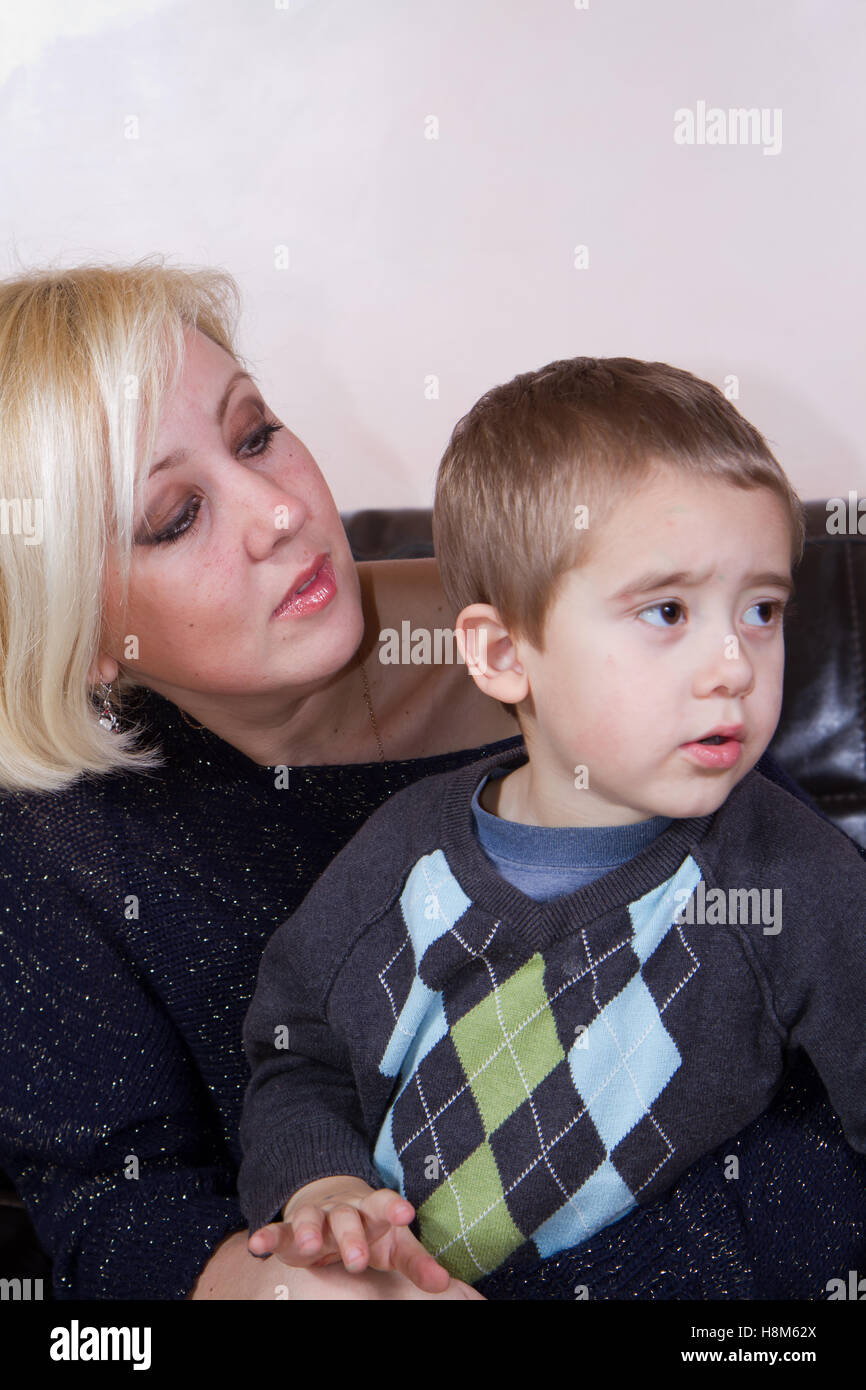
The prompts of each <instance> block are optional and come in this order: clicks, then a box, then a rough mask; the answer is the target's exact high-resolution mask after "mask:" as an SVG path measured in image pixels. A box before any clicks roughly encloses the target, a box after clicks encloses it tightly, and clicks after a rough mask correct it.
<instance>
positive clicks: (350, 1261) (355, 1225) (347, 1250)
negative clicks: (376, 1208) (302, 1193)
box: [328, 1203, 370, 1274]
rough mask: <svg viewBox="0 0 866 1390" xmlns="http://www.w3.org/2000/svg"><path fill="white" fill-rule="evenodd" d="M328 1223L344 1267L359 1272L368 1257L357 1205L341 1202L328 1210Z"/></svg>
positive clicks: (364, 1267)
mask: <svg viewBox="0 0 866 1390" xmlns="http://www.w3.org/2000/svg"><path fill="white" fill-rule="evenodd" d="M328 1223H329V1225H330V1227H331V1237H332V1239H333V1240H335V1241H336V1243H337V1249H338V1250H339V1252H340V1256H341V1258H342V1261H343V1264H344V1265H345V1266H346V1269H348V1270H351V1272H352V1273H353V1274H359V1273H360V1272H361V1270H363V1269H366V1268H367V1262H368V1260H369V1257H370V1252H369V1249H368V1246H367V1239H366V1236H365V1235H364V1223H363V1221H362V1220H361V1213H360V1212H359V1211H358V1209H357V1207H352V1206H349V1205H348V1204H344V1203H341V1204H340V1205H339V1206H336V1207H332V1208H331V1210H330V1211H329V1212H328Z"/></svg>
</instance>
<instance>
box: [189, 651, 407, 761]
mask: <svg viewBox="0 0 866 1390" xmlns="http://www.w3.org/2000/svg"><path fill="white" fill-rule="evenodd" d="M361 680H362V681H363V683H364V699H365V700H366V702H367V709H368V710H369V712H370V723H371V724H372V725H373V733H374V734H375V735H376V744H377V746H378V749H379V762H380V763H383V762H384V761H385V749H384V748H383V746H382V736H381V734H380V733H379V725H378V724H377V723H376V716H375V714H374V712H373V701H372V699H371V698H370V686H369V684H368V682H367V671H366V668H365V666H364V663H363V661H362V662H361ZM178 708H180V706H178ZM180 717H181V719H182V720H183V721H184V723H185V724H188V725H189V727H190V728H191V729H203V728H204V727H205V726H204V724H199V723H198V722H197V721H196V720H194V719H190V718H189V716H188V715H187V713H186V711H185V710H181V711H180Z"/></svg>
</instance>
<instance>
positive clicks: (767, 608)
mask: <svg viewBox="0 0 866 1390" xmlns="http://www.w3.org/2000/svg"><path fill="white" fill-rule="evenodd" d="M757 609H761V610H762V611H763V612H764V613H765V614H766V621H765V622H759V623H755V624H751V623H750V624H749V626H750V627H752V626H754V627H769V626H770V624H771V623H772V622H773V620H774V619H775V618H780V617H781V616H782V614H783V613H784V611H785V605H784V603H782V602H781V601H780V600H779V599H769V598H767V599H762V600H761V602H760V603H753V604H752V606H751V608H750V609H749V610H748V612H749V613H754V612H755V611H756V610H757ZM746 616H748V614H747V615H746Z"/></svg>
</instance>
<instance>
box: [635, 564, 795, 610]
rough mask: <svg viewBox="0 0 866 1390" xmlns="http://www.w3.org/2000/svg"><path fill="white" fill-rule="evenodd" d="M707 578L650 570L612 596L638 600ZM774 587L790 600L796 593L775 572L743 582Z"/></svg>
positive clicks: (790, 583)
mask: <svg viewBox="0 0 866 1390" xmlns="http://www.w3.org/2000/svg"><path fill="white" fill-rule="evenodd" d="M706 578H707V573H706V572H704V573H703V574H695V573H694V572H693V571H692V570H673V571H671V572H668V571H665V570H648V571H647V572H646V574H641V575H639V576H638V577H637V578H636V579H633V580H630V581H629V583H628V584H626V585H625V586H624V587H623V588H622V589H618V590H617V592H616V593H615V594H613V595H612V599H613V602H614V603H618V602H619V601H620V600H621V599H629V598H637V597H638V596H639V595H640V594H646V593H650V592H652V590H654V589H669V588H675V587H677V586H683V587H687V588H688V587H692V588H693V587H694V586H695V585H697V584H702V583H703V582H704V580H705V579H706ZM767 584H769V585H774V586H777V587H778V588H780V589H784V590H785V592H786V594H787V595H788V597H789V598H790V597H791V595H792V594H793V592H794V584H793V581H792V579H791V578H790V576H789V575H786V574H776V572H775V571H774V570H761V571H760V572H759V573H755V574H747V575H746V578H745V580H744V581H743V587H744V588H746V589H755V588H761V587H763V586H764V585H767Z"/></svg>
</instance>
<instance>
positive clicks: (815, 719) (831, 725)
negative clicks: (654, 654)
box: [0, 501, 866, 1294]
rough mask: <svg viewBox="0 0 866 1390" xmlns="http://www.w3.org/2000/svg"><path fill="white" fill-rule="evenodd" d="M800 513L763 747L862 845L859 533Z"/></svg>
mask: <svg viewBox="0 0 866 1390" xmlns="http://www.w3.org/2000/svg"><path fill="white" fill-rule="evenodd" d="M806 511H807V539H806V551H805V555H804V557H803V560H802V562H801V564H800V567H799V569H798V570H797V573H796V575H795V583H796V597H795V605H794V610H793V612H792V614H791V616H790V618H789V619H788V621H787V623H786V652H787V656H786V670H785V691H784V703H783V708H782V716H781V719H780V721H779V727H778V729H777V731H776V735H775V737H774V739H773V741H772V743H771V745H770V751H771V752H772V753H773V754H774V756H775V757H776V758H777V760H778V761H779V762H780V763H781V764H782V766H783V767H784V769H785V770H786V771H787V772H788V773H789V774H790V775H791V776H792V777H793V778H795V780H796V781H798V782H799V783H800V785H801V786H802V787H804V788H805V789H806V791H808V792H809V794H810V795H811V796H812V797H813V799H814V800H815V801H816V802H817V804H818V806H819V807H820V808H821V810H822V812H823V813H824V814H825V815H826V816H827V817H828V818H829V819H830V820H832V821H834V822H835V824H836V825H838V826H839V827H840V828H841V829H842V830H844V831H845V833H846V834H847V835H850V836H851V838H852V839H853V840H855V841H856V842H857V843H858V844H859V845H860V846H861V847H862V848H864V849H866V662H864V646H866V536H861V535H858V534H854V535H836V534H830V533H828V530H827V517H828V511H827V506H826V504H825V502H824V501H813V502H809V503H808V504H807V508H806ZM343 522H344V525H345V527H346V532H347V535H348V537H349V541H350V544H351V546H352V551H353V553H354V555H355V558H356V559H358V560H373V559H383V558H390V559H398V558H403V557H418V556H425V555H432V553H433V542H432V528H431V513H430V510H429V509H425V508H409V509H404V510H397V509H395V510H389V509H370V510H363V511H355V512H349V513H345V514H344V515H343ZM515 732H517V726H516V725H515ZM16 1277H18V1278H28V1277H30V1278H39V1277H42V1278H44V1280H45V1289H46V1294H47V1292H48V1286H49V1283H50V1263H49V1261H48V1260H47V1258H46V1256H45V1255H44V1254H43V1252H42V1251H41V1250H40V1248H39V1245H38V1243H37V1241H36V1238H35V1235H34V1233H33V1229H32V1226H31V1224H30V1221H29V1218H28V1216H27V1213H26V1211H25V1210H24V1208H23V1206H22V1204H21V1202H20V1201H19V1199H18V1198H17V1196H16V1195H15V1192H14V1189H13V1186H12V1184H11V1183H10V1182H9V1180H8V1178H6V1177H5V1176H4V1175H3V1174H2V1173H0V1278H16Z"/></svg>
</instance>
